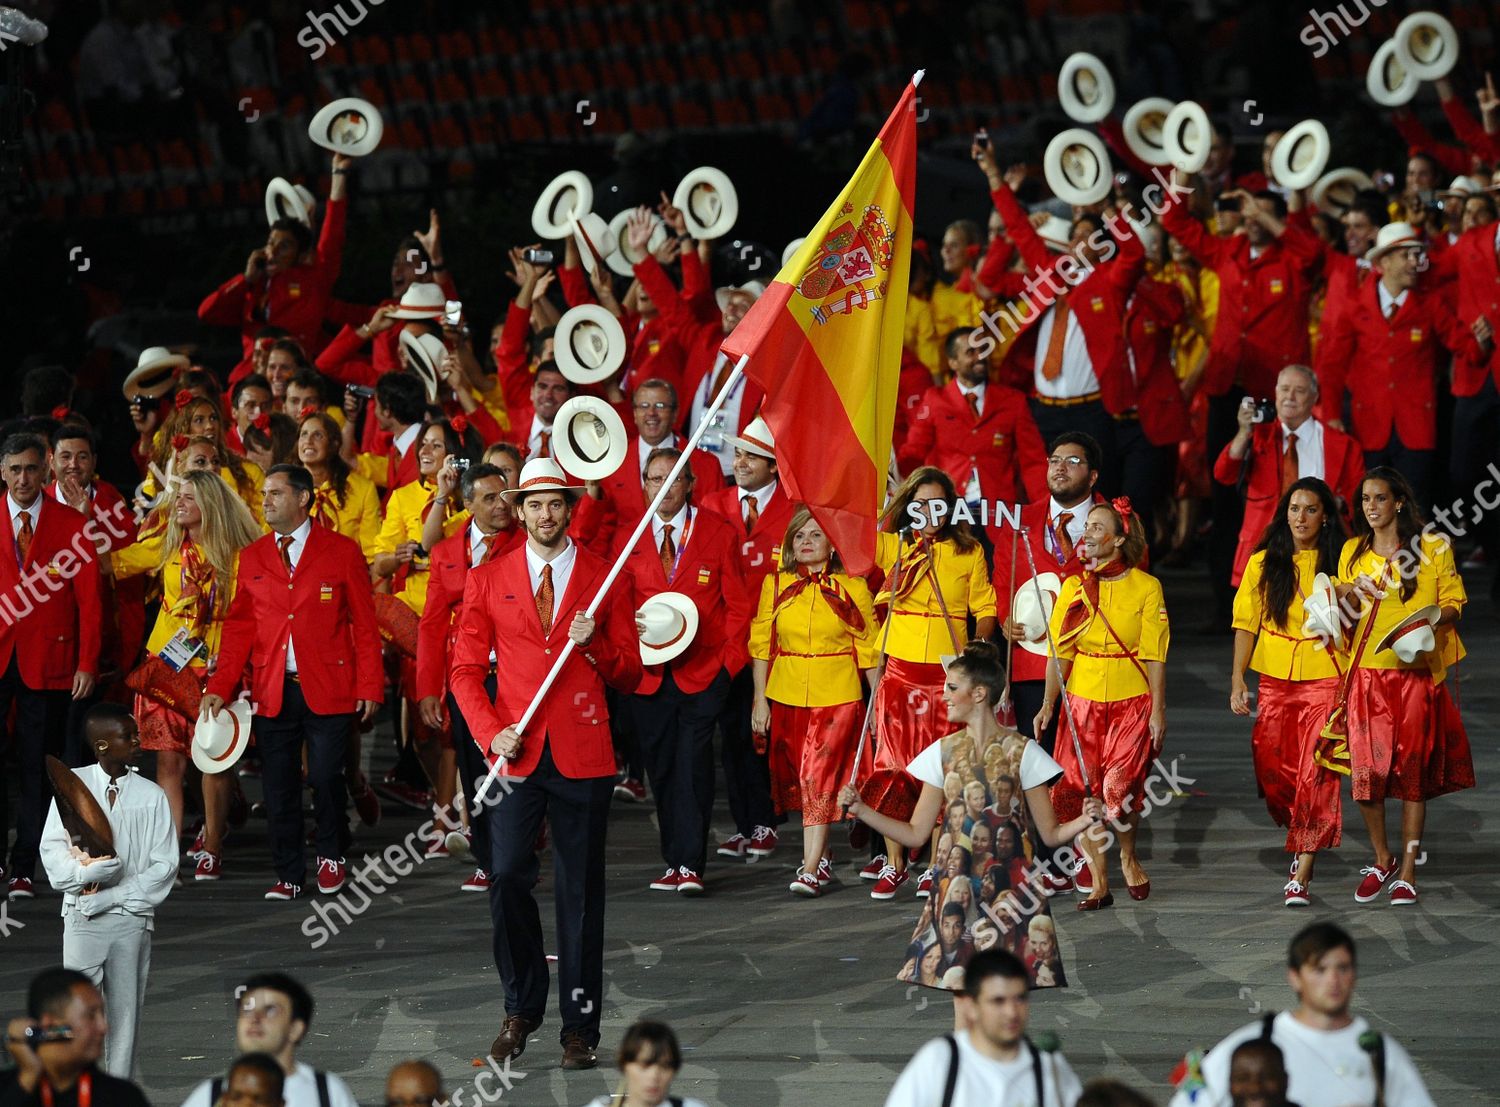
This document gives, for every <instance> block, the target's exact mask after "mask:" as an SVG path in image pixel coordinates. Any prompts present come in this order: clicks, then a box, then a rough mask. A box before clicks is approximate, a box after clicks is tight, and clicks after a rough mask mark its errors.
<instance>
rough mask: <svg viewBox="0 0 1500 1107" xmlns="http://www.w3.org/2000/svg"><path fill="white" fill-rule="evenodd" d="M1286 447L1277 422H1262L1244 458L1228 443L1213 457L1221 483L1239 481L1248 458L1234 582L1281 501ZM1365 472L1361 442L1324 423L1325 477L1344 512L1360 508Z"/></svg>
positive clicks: (1237, 581) (1235, 582)
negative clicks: (1232, 452) (1236, 455)
mask: <svg viewBox="0 0 1500 1107" xmlns="http://www.w3.org/2000/svg"><path fill="white" fill-rule="evenodd" d="M1382 444H1383V443H1382ZM1285 449H1286V445H1285V439H1284V438H1283V437H1282V434H1281V423H1280V422H1279V421H1278V422H1273V423H1262V424H1260V425H1259V426H1258V427H1256V428H1255V430H1254V431H1253V432H1252V434H1251V438H1250V453H1249V454H1248V455H1247V457H1246V458H1245V459H1243V460H1242V461H1235V460H1234V458H1232V457H1230V456H1229V447H1228V446H1225V447H1224V449H1223V451H1222V452H1221V453H1220V454H1219V456H1218V459H1217V460H1216V461H1215V462H1214V480H1216V481H1218V482H1219V483H1220V484H1237V483H1238V482H1239V479H1240V469H1241V467H1242V466H1243V464H1244V461H1245V460H1248V461H1249V463H1250V476H1249V478H1248V479H1247V480H1246V481H1245V521H1244V522H1243V523H1242V524H1241V525H1240V540H1239V545H1238V547H1237V548H1236V549H1235V551H1234V572H1233V574H1232V575H1231V576H1230V582H1231V583H1232V584H1235V585H1238V584H1239V583H1240V577H1241V576H1242V575H1243V574H1244V572H1245V563H1246V562H1247V561H1249V560H1250V555H1251V554H1252V553H1254V552H1255V547H1256V546H1258V545H1260V540H1261V536H1262V535H1264V534H1265V532H1266V527H1268V526H1270V525H1271V517H1272V516H1273V515H1274V514H1275V513H1276V505H1277V503H1279V502H1280V500H1281V455H1282V453H1283V452H1284V451H1285ZM1364 473H1365V458H1364V454H1363V452H1362V451H1361V450H1360V448H1359V443H1358V442H1356V441H1355V440H1354V439H1353V438H1351V437H1350V436H1349V435H1347V434H1344V433H1343V432H1342V431H1336V430H1334V429H1333V428H1332V427H1330V426H1329V425H1328V424H1327V423H1324V424H1323V479H1324V483H1326V484H1327V485H1328V487H1329V488H1331V489H1333V494H1334V495H1335V496H1337V497H1339V499H1341V500H1342V501H1343V502H1344V514H1345V517H1347V516H1348V514H1349V512H1350V511H1351V510H1357V509H1358V504H1356V503H1355V498H1356V496H1357V495H1358V493H1359V480H1360V478H1361V477H1362V476H1364Z"/></svg>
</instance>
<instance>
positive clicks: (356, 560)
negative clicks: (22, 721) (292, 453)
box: [202, 465, 385, 900]
mask: <svg viewBox="0 0 1500 1107" xmlns="http://www.w3.org/2000/svg"><path fill="white" fill-rule="evenodd" d="M263 494H264V514H265V519H266V525H267V526H269V527H270V528H271V533H270V534H267V535H263V536H262V537H260V538H258V539H256V540H255V541H254V542H252V543H250V545H248V546H246V547H245V548H244V550H242V551H241V552H240V563H239V569H238V571H237V572H236V574H235V587H234V599H233V600H232V601H230V605H229V612H228V614H227V615H226V616H225V617H224V634H223V644H222V646H221V647H220V650H219V662H218V665H217V667H216V668H215V670H214V675H213V676H212V677H210V678H209V681H208V689H207V691H206V692H205V693H204V696H203V706H202V714H203V715H204V716H205V717H207V716H210V715H216V714H217V713H218V712H219V711H220V710H221V709H222V708H223V706H224V701H225V700H226V699H228V698H229V697H230V696H232V695H233V694H234V689H235V686H236V685H238V684H239V681H240V676H241V674H243V673H244V671H245V665H246V664H247V663H248V664H249V665H250V668H251V679H250V689H251V694H252V696H253V697H254V698H253V700H252V703H253V704H254V711H255V742H256V746H257V748H258V749H259V750H260V763H261V783H262V784H263V785H264V788H265V799H266V822H267V829H268V831H269V833H270V839H271V862H272V864H273V865H275V867H276V883H275V884H274V885H272V887H271V890H270V891H268V892H267V893H266V896H265V898H266V899H272V900H288V899H296V898H297V897H298V896H300V895H301V894H302V888H303V885H304V883H305V882H306V879H307V858H306V856H305V855H304V852H303V850H304V846H303V837H302V835H303V831H302V783H303V781H302V749H303V745H304V743H305V744H306V747H307V784H308V785H309V786H310V787H311V788H312V793H313V812H314V816H315V818H316V821H317V836H316V842H317V850H318V891H320V892H322V893H324V894H325V895H332V894H333V893H335V892H337V891H338V890H339V889H340V888H342V887H343V886H344V878H345V872H346V868H345V862H344V849H343V839H345V838H346V837H347V835H348V828H347V825H346V824H345V813H344V808H345V805H346V802H347V799H348V793H347V791H346V789H345V786H344V755H345V752H346V744H347V743H348V741H349V733H350V730H351V729H352V727H351V724H352V723H353V721H354V718H353V717H354V716H355V715H356V714H358V715H359V716H360V717H361V718H362V719H363V720H365V721H368V720H369V719H371V718H373V717H374V715H375V709H376V708H377V707H379V705H380V700H381V696H382V694H383V691H384V683H385V681H384V675H383V673H382V671H381V666H380V630H379V627H378V626H377V625H376V622H375V601H374V600H373V598H372V597H371V592H370V574H369V570H368V569H367V568H366V567H365V557H364V554H363V553H361V552H360V548H359V543H357V542H355V541H353V540H352V539H349V538H345V537H344V536H343V535H341V534H339V533H337V532H336V531H332V530H329V529H328V528H327V527H322V526H318V525H316V524H314V523H313V521H312V517H311V516H310V515H309V514H308V512H309V511H310V510H311V508H312V503H313V480H312V474H310V473H309V472H308V471H307V470H306V469H303V468H302V467H301V466H299V465H273V466H272V467H271V468H270V469H269V470H267V472H266V483H265V489H264V493H263Z"/></svg>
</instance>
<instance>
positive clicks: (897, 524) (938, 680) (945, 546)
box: [861, 465, 996, 899]
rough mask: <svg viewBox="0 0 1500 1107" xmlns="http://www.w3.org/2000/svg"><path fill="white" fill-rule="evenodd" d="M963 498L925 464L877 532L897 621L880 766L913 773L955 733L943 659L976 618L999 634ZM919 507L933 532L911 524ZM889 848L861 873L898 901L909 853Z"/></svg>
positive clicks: (885, 595)
mask: <svg viewBox="0 0 1500 1107" xmlns="http://www.w3.org/2000/svg"><path fill="white" fill-rule="evenodd" d="M957 500H958V496H957V493H956V492H955V490H954V487H953V480H952V478H951V477H949V476H948V474H947V473H945V472H943V471H942V470H941V469H937V468H934V467H932V466H930V465H928V466H923V467H922V468H920V469H917V470H916V471H915V472H913V473H912V474H911V475H910V476H909V477H907V478H906V480H905V481H903V482H902V484H901V487H900V488H898V489H897V490H896V494H895V496H894V497H893V498H892V499H891V502H890V505H889V507H887V509H886V512H885V515H884V516H883V523H884V529H883V530H882V532H881V533H880V534H879V535H877V536H876V537H877V540H878V542H877V545H876V551H875V556H876V561H877V563H878V564H879V566H880V570H881V572H883V573H885V574H886V580H885V585H884V587H883V588H882V589H881V591H880V594H879V595H878V596H876V597H875V603H876V604H877V606H878V605H881V604H884V605H886V610H887V614H886V619H887V621H888V622H889V624H890V625H889V627H888V628H887V629H885V630H883V631H882V634H883V635H884V636H885V653H886V660H885V668H884V670H883V671H882V675H881V677H880V681H879V683H878V684H877V685H876V689H875V767H876V768H877V769H894V770H898V771H902V772H904V771H905V770H906V766H907V764H908V763H909V762H910V761H911V759H912V758H914V757H916V756H917V754H918V753H919V752H921V751H922V750H924V749H926V748H927V747H928V746H929V745H931V744H932V743H933V742H934V741H936V740H937V739H938V738H940V737H942V736H943V734H945V733H946V732H947V727H948V712H947V709H946V707H945V706H944V703H943V680H944V674H943V664H942V662H943V658H944V657H952V656H957V655H958V654H961V653H962V652H963V648H964V645H965V644H966V643H967V642H968V641H969V619H970V617H972V618H973V619H974V623H975V626H974V637H975V638H989V637H990V636H992V635H993V634H994V633H995V614H996V597H995V589H994V587H993V586H992V585H991V584H990V571H989V567H988V565H987V564H986V563H985V560H984V550H983V549H982V548H981V547H980V545H979V540H978V539H977V538H975V537H974V535H973V534H971V533H970V531H969V525H968V524H967V523H957V524H955V523H954V522H953V519H952V514H953V506H954V504H955V503H956V502H957ZM912 505H917V506H918V511H917V514H918V515H920V516H922V519H923V521H925V522H926V523H927V525H926V526H924V527H921V528H917V527H915V526H913V525H912V524H913V523H914V522H915V520H914V519H913V518H912V517H911V513H910V512H909V511H908V508H909V507H911V506H912ZM908 527H910V528H911V529H910V532H909V533H907V534H904V535H903V533H902V532H903V531H905V530H907V528H908ZM898 566H899V570H900V571H899V573H898V572H897V571H896V570H897V569H898ZM886 848H887V852H886V854H885V855H884V856H883V857H876V858H875V860H874V861H872V862H871V863H870V866H869V867H868V868H866V869H865V871H864V873H863V874H861V875H864V876H866V878H867V879H871V880H874V881H875V887H874V888H873V889H871V891H870V896H871V898H873V899H891V898H893V897H894V896H895V894H896V890H897V889H898V888H900V887H901V885H902V884H904V883H906V876H907V874H906V866H905V864H904V863H903V861H904V858H903V856H902V853H903V850H902V847H901V846H900V845H899V843H897V842H896V841H894V840H893V839H887V840H886ZM932 876H933V871H932V869H931V868H928V870H927V871H926V872H925V873H924V874H923V875H922V879H921V880H920V881H919V882H918V887H917V894H918V895H919V896H925V895H927V894H928V893H929V892H930V891H931V887H932Z"/></svg>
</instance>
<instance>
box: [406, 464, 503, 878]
mask: <svg viewBox="0 0 1500 1107" xmlns="http://www.w3.org/2000/svg"><path fill="white" fill-rule="evenodd" d="M506 487H507V486H506V482H505V474H504V473H502V472H501V471H500V470H499V469H498V468H496V467H495V466H493V465H473V466H470V467H469V468H468V469H465V470H464V473H463V478H462V480H461V481H460V482H459V493H460V495H461V496H462V497H463V501H464V509H465V510H466V511H468V513H469V525H468V526H466V527H465V528H464V529H463V530H462V531H460V532H459V533H457V534H451V535H449V536H448V537H447V538H444V539H443V540H442V541H441V542H439V543H438V544H437V545H436V546H434V547H432V556H431V559H430V563H431V569H430V571H429V574H428V577H427V606H426V607H424V608H423V609H422V618H421V620H420V621H419V622H418V624H417V700H418V704H417V709H418V710H419V711H420V712H421V715H422V722H423V723H425V724H426V725H427V726H429V727H431V728H432V729H433V730H434V731H441V730H443V729H444V727H446V726H447V725H448V723H449V722H451V723H452V724H453V725H452V728H451V733H452V735H453V749H454V752H455V753H456V754H457V755H458V776H459V779H460V780H462V781H463V794H464V795H465V796H469V797H471V798H472V797H473V795H474V788H475V785H476V784H477V782H478V781H481V780H483V779H484V776H485V773H486V772H487V771H488V769H489V765H488V763H487V762H486V761H485V759H484V755H483V754H482V753H481V752H480V749H479V746H478V744H477V743H476V742H475V741H474V736H473V735H472V734H471V733H469V726H468V724H467V723H466V722H465V721H464V713H463V712H462V711H460V710H459V709H458V704H457V702H456V701H455V700H454V699H453V696H452V694H451V693H450V692H449V690H448V668H449V664H450V661H451V658H452V654H453V629H454V627H456V626H457V625H458V617H459V615H460V614H461V613H462V612H463V599H464V585H465V582H466V581H467V580H468V576H469V570H470V569H471V568H474V567H475V566H478V565H485V564H488V563H489V562H491V561H493V560H494V559H495V558H497V557H499V556H500V555H501V554H503V553H505V552H506V551H507V550H510V549H513V548H514V547H516V546H518V545H520V544H521V543H522V542H524V541H525V540H526V532H525V531H524V530H522V529H521V527H520V526H518V525H517V524H516V521H515V516H514V514H513V513H512V512H511V509H510V504H508V503H507V502H506V500H505V491H506ZM486 691H487V692H490V693H491V694H493V687H492V686H490V685H489V684H486ZM448 837H449V840H450V841H452V840H453V836H452V834H451V833H450V834H449V836H448ZM459 844H462V843H459ZM449 848H450V851H451V850H452V846H450V847H449ZM467 848H468V849H469V850H470V851H472V852H473V854H474V856H475V857H476V858H477V859H478V862H479V866H478V868H476V869H475V870H474V875H473V876H471V877H469V878H468V879H467V880H465V881H464V882H463V884H461V885H460V886H459V887H460V888H461V890H462V891H465V892H487V891H489V890H490V877H489V864H490V828H489V823H488V821H487V820H485V819H481V818H478V817H475V818H472V819H470V820H469V841H468V845H467Z"/></svg>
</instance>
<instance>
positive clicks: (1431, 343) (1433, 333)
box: [1314, 235, 1493, 451]
mask: <svg viewBox="0 0 1500 1107" xmlns="http://www.w3.org/2000/svg"><path fill="white" fill-rule="evenodd" d="M1491 237H1492V238H1493V235H1491ZM1491 256H1492V257H1493V254H1492V255H1491ZM1445 348H1446V350H1450V351H1452V352H1453V353H1454V354H1455V355H1457V360H1458V361H1460V362H1462V361H1464V360H1466V359H1467V360H1474V361H1478V360H1479V357H1480V354H1479V344H1478V343H1477V342H1476V341H1475V340H1474V336H1473V334H1472V333H1471V332H1470V331H1469V329H1468V328H1467V327H1465V326H1463V325H1461V324H1460V323H1459V322H1458V320H1457V319H1455V318H1454V316H1453V312H1452V310H1451V309H1450V308H1449V306H1448V303H1447V297H1446V296H1445V295H1444V294H1442V293H1437V292H1433V291H1429V290H1425V289H1422V288H1412V289H1410V290H1408V291H1407V294H1406V301H1405V303H1403V304H1402V305H1401V306H1400V307H1399V308H1398V309H1397V310H1396V314H1395V316H1394V317H1393V318H1390V319H1387V318H1386V317H1385V315H1384V314H1383V313H1382V312H1381V310H1380V281H1379V280H1369V281H1366V282H1365V283H1364V285H1363V286H1362V287H1361V288H1360V290H1359V292H1358V294H1357V295H1356V296H1355V297H1354V298H1353V300H1352V301H1351V302H1350V304H1349V307H1348V310H1347V311H1344V312H1342V313H1341V314H1340V315H1339V317H1338V319H1337V320H1335V322H1334V326H1333V328H1332V330H1330V331H1328V332H1326V333H1325V334H1324V335H1323V338H1322V340H1321V341H1320V342H1319V343H1318V357H1317V360H1316V362H1314V369H1315V370H1316V372H1317V375H1318V384H1319V386H1320V389H1321V391H1322V403H1323V405H1324V407H1325V410H1328V411H1338V410H1339V408H1340V406H1341V404H1342V402H1343V396H1344V387H1345V384H1346V383H1349V382H1351V377H1352V383H1353V387H1352V388H1350V392H1351V393H1352V396H1353V417H1354V427H1353V430H1354V435H1355V437H1356V438H1358V439H1359V444H1360V445H1361V446H1362V447H1363V448H1364V449H1365V450H1367V451H1371V450H1380V449H1384V447H1385V444H1386V443H1387V442H1388V441H1389V440H1390V437H1391V430H1392V429H1393V428H1394V429H1395V431H1396V433H1397V435H1399V436H1400V438H1401V442H1402V444H1403V445H1405V446H1406V447H1408V448H1409V449H1413V450H1431V449H1435V448H1436V446H1437V379H1438V374H1439V373H1440V372H1441V370H1442V368H1443V365H1444V363H1445V362H1446V361H1447V357H1446V354H1445V352H1444V351H1445ZM1356 373H1357V376H1354V374H1356Z"/></svg>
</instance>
